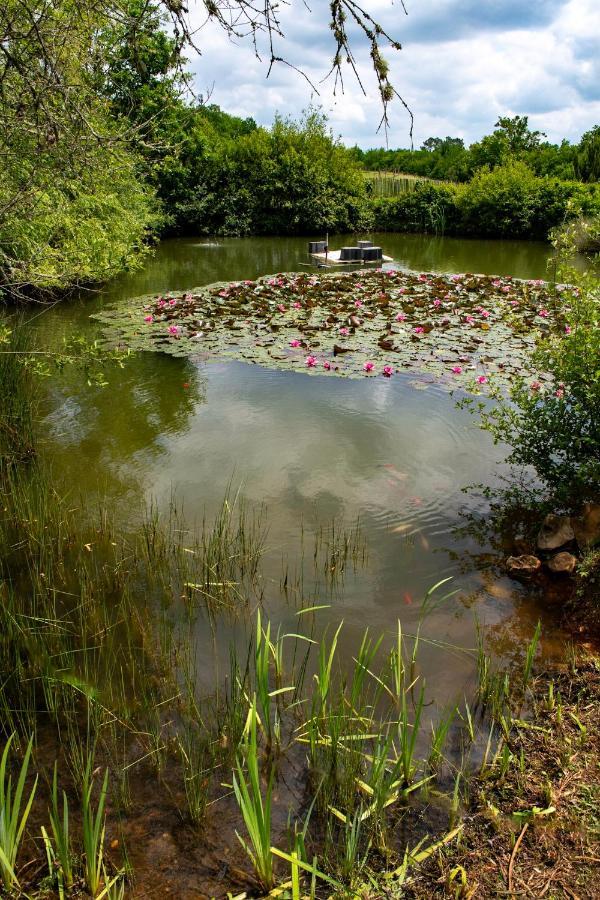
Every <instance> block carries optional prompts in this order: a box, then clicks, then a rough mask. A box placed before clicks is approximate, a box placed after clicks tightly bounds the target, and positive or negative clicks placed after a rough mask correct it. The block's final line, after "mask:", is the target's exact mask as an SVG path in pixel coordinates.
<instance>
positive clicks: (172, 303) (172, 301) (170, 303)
mask: <svg viewBox="0 0 600 900" xmlns="http://www.w3.org/2000/svg"><path fill="white" fill-rule="evenodd" d="M176 303H177V300H176V299H175V297H171V299H170V300H169V306H175V304H176Z"/></svg>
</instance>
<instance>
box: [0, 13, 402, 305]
mask: <svg viewBox="0 0 600 900" xmlns="http://www.w3.org/2000/svg"><path fill="white" fill-rule="evenodd" d="M344 5H345V4H344V2H342V3H341V4H337V5H336V7H335V9H334V8H333V7H332V10H331V18H332V22H333V23H334V24H335V25H336V27H335V32H334V33H333V38H334V43H335V44H336V45H337V47H338V50H340V51H343V55H344V58H349V59H350V60H351V58H352V50H351V48H350V44H349V40H348V37H347V34H346V29H345V25H344V18H343V15H344V14H343V9H344ZM205 6H206V10H207V13H208V16H209V18H213V19H214V20H216V21H217V23H218V24H219V25H220V26H221V27H222V28H223V29H224V30H225V31H226V32H228V33H232V32H233V31H235V29H236V28H238V27H240V26H241V24H243V23H244V22H245V23H246V24H247V25H248V27H249V28H250V29H251V33H253V34H255V35H256V34H257V33H260V32H261V31H264V32H266V33H267V34H269V35H271V36H273V35H272V29H273V28H274V29H275V31H277V24H276V14H275V11H274V9H273V8H272V7H271V4H270V2H269V0H267V3H266V4H265V5H264V7H261V8H260V9H256V10H255V9H254V8H253V7H251V6H248V5H247V4H244V3H243V2H242V0H233V2H232V4H231V6H230V7H229V10H230V12H231V13H232V15H233V13H234V12H235V11H236V10H237V12H236V14H235V15H234V19H235V23H236V24H235V27H234V25H232V21H230V19H229V18H228V14H225V13H224V11H223V10H222V9H220V8H219V7H217V6H215V5H214V4H213V3H208V2H206V4H205ZM185 16H186V10H185V7H184V6H183V4H172V3H170V2H168V0H164V2H163V0H155V2H152V0H151V2H146V0H99V2H97V3H93V4H92V3H89V2H88V0H83V2H73V0H7V3H6V4H3V7H2V9H1V10H0V155H1V157H2V163H3V165H2V169H1V170H0V287H1V289H2V291H3V293H5V294H10V295H13V296H17V297H25V296H30V295H31V294H32V293H33V292H37V293H40V292H42V293H43V292H52V291H56V290H62V289H65V288H69V287H72V286H74V285H77V284H81V283H88V282H92V281H99V280H104V279H106V278H109V277H111V276H114V275H115V274H117V273H118V272H119V271H121V270H122V269H124V268H127V267H129V266H131V265H133V264H135V262H136V261H137V259H138V257H139V255H140V253H142V252H143V251H144V248H145V246H146V244H147V240H148V238H149V237H151V236H152V235H154V234H156V233H157V232H158V231H159V230H160V228H161V221H162V223H163V224H162V228H163V233H164V229H168V230H170V231H174V232H181V231H196V232H198V231H200V232H208V231H213V232H215V231H216V232H225V233H228V234H245V233H249V232H254V233H275V232H277V233H296V232H303V231H319V232H322V231H323V230H326V229H332V230H347V229H353V228H360V227H362V226H363V225H365V224H366V200H365V190H364V182H363V180H362V178H361V177H360V174H359V171H358V169H357V167H356V165H355V163H354V162H353V160H352V157H351V156H350V155H349V154H348V152H347V151H346V150H345V149H344V148H343V147H341V145H339V144H338V143H336V142H335V141H334V140H333V138H332V136H331V135H330V134H329V132H328V130H327V128H326V125H325V122H324V120H323V118H322V117H321V116H319V115H318V114H317V113H314V112H310V113H308V114H307V115H306V116H305V118H304V119H303V120H302V122H301V123H293V122H290V121H288V120H277V121H276V122H275V124H274V125H273V127H272V128H271V129H268V130H267V129H261V128H257V127H256V124H255V123H254V122H253V120H252V119H247V120H242V119H237V118H236V117H232V116H228V115H227V114H226V113H224V112H222V111H221V110H219V109H218V107H215V106H209V105H206V104H205V103H204V102H203V99H202V98H197V97H195V96H193V94H192V93H191V91H190V90H189V84H188V77H187V76H186V73H185V67H184V60H183V58H182V53H183V51H184V48H185V46H186V45H189V43H190V42H191V41H192V35H191V32H190V31H189V27H188V25H187V23H186V18H185ZM364 21H366V20H364ZM361 22H363V15H362V14H360V15H359V16H358V19H355V24H357V25H358V26H359V28H362V30H363V36H364V37H365V38H366V39H367V40H368V41H369V44H370V46H371V51H372V54H371V55H372V60H373V66H374V69H375V72H376V75H377V78H378V84H379V88H380V93H381V99H382V103H383V107H384V110H385V107H386V105H387V103H388V102H389V100H390V98H391V94H390V91H391V92H392V93H393V90H392V88H391V85H390V84H389V81H388V78H387V74H386V68H385V65H384V62H383V60H382V59H381V56H380V54H379V50H378V42H379V41H380V40H381V39H382V38H384V39H386V38H387V36H385V33H384V32H383V31H382V30H381V29H379V30H378V31H377V32H372V33H371V31H370V25H369V28H365V27H363V26H362V25H361ZM369 22H370V23H371V24H372V21H371V20H370V19H369ZM236 33H237V32H236ZM394 46H397V45H394ZM341 60H342V57H341V56H339V55H336V58H335V60H334V71H338V69H339V66H340V65H341ZM157 200H158V202H157Z"/></svg>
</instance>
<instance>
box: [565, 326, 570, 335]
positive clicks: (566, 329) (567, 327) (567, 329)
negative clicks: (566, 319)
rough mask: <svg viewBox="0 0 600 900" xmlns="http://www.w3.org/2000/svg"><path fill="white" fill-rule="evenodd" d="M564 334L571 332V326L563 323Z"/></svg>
mask: <svg viewBox="0 0 600 900" xmlns="http://www.w3.org/2000/svg"><path fill="white" fill-rule="evenodd" d="M565 334H571V326H570V325H565Z"/></svg>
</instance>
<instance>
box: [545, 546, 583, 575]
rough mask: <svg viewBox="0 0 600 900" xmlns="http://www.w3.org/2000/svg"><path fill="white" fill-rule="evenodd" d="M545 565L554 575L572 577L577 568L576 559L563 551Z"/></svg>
mask: <svg viewBox="0 0 600 900" xmlns="http://www.w3.org/2000/svg"><path fill="white" fill-rule="evenodd" d="M546 565H547V566H548V568H549V570H550V571H551V572H553V573H554V575H572V574H573V572H574V571H575V569H576V568H577V557H576V556H573V554H572V553H567V552H566V551H564V550H563V552H562V553H557V554H556V556H553V557H552V558H551V559H549V560H548V562H547V563H546Z"/></svg>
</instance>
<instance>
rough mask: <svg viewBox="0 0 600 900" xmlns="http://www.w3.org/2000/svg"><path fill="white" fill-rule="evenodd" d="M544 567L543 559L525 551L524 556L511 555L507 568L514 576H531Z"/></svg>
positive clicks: (507, 561)
mask: <svg viewBox="0 0 600 900" xmlns="http://www.w3.org/2000/svg"><path fill="white" fill-rule="evenodd" d="M541 567H542V563H541V561H540V560H539V559H538V558H537V556H532V555H531V554H530V553H524V554H523V556H509V557H508V559H507V560H506V568H507V570H508V574H509V575H512V576H513V578H518V577H519V576H520V577H521V578H530V577H531V576H532V575H535V574H536V573H537V572H539V570H540V569H541Z"/></svg>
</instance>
